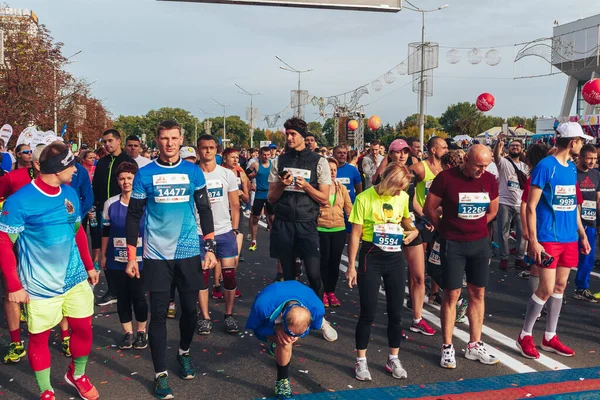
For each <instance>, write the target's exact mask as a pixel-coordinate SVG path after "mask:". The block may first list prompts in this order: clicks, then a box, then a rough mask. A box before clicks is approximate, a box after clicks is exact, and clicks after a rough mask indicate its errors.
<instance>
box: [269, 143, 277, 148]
mask: <svg viewBox="0 0 600 400" xmlns="http://www.w3.org/2000/svg"><path fill="white" fill-rule="evenodd" d="M269 148H270V149H277V145H276V144H275V143H271V144H270V145H269Z"/></svg>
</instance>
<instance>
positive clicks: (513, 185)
mask: <svg viewBox="0 0 600 400" xmlns="http://www.w3.org/2000/svg"><path fill="white" fill-rule="evenodd" d="M506 184H507V185H508V189H509V190H521V186H520V185H519V180H518V179H517V176H516V175H513V176H511V177H510V179H509V180H508V181H507V182H506Z"/></svg>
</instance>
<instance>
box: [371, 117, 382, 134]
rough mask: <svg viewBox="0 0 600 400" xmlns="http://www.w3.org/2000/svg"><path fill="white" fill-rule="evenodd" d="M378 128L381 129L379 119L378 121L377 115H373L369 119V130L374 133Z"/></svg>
mask: <svg viewBox="0 0 600 400" xmlns="http://www.w3.org/2000/svg"><path fill="white" fill-rule="evenodd" d="M380 127H381V119H379V117H378V116H377V115H373V116H372V117H371V118H369V128H370V129H371V130H372V131H376V130H377V129H379V128H380Z"/></svg>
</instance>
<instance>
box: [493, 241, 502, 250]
mask: <svg viewBox="0 0 600 400" xmlns="http://www.w3.org/2000/svg"><path fill="white" fill-rule="evenodd" d="M492 249H494V250H500V245H498V243H496V242H492Z"/></svg>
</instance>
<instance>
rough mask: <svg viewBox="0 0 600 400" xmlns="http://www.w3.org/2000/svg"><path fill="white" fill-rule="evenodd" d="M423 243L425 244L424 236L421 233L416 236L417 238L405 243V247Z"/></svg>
mask: <svg viewBox="0 0 600 400" xmlns="http://www.w3.org/2000/svg"><path fill="white" fill-rule="evenodd" d="M422 244H423V238H422V237H421V234H420V233H419V236H417V237H416V238H415V240H413V241H412V242H410V243H409V244H405V245H404V247H414V246H421V245H422Z"/></svg>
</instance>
